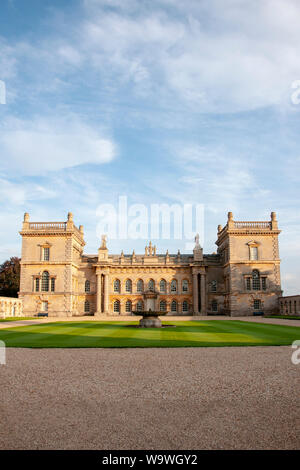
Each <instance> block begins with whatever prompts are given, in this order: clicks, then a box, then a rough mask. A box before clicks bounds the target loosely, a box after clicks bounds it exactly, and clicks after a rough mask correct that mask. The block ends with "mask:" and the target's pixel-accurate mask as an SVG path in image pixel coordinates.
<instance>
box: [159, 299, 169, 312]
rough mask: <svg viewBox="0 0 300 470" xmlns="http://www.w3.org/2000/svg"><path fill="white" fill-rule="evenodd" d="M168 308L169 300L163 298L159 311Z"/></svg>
mask: <svg viewBox="0 0 300 470" xmlns="http://www.w3.org/2000/svg"><path fill="white" fill-rule="evenodd" d="M166 310H167V302H166V301H165V300H161V301H160V302H159V311H160V312H165V311H166Z"/></svg>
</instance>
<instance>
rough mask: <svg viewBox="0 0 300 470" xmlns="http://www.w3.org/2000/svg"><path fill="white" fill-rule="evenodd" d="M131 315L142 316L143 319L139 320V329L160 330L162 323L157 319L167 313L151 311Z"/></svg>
mask: <svg viewBox="0 0 300 470" xmlns="http://www.w3.org/2000/svg"><path fill="white" fill-rule="evenodd" d="M132 313H134V315H142V317H143V318H142V319H141V320H140V327H142V328H161V327H162V322H161V319H160V318H158V317H159V316H161V315H166V314H167V312H155V311H152V310H146V311H140V312H132Z"/></svg>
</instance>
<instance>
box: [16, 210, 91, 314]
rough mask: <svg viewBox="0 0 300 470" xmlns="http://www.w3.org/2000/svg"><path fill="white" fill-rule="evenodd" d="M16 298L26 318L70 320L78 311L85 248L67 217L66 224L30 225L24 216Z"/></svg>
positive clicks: (31, 223)
mask: <svg viewBox="0 0 300 470" xmlns="http://www.w3.org/2000/svg"><path fill="white" fill-rule="evenodd" d="M20 235H21V236H22V260H21V280H20V292H19V297H20V298H21V299H23V312H24V314H25V315H32V314H37V313H40V312H44V313H48V312H49V314H50V315H51V316H52V315H56V316H59V315H62V316H71V315H72V314H74V313H76V310H77V292H78V268H79V264H80V260H81V255H82V252H83V247H84V245H85V242H84V239H83V227H82V226H80V227H79V229H78V228H77V227H76V226H75V224H74V222H73V215H72V213H71V212H69V213H68V218H67V221H66V222H30V219H29V214H28V213H25V214H24V222H23V227H22V230H21V232H20Z"/></svg>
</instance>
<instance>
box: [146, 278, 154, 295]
mask: <svg viewBox="0 0 300 470" xmlns="http://www.w3.org/2000/svg"><path fill="white" fill-rule="evenodd" d="M154 287H155V284H154V281H153V279H150V281H149V282H148V289H149V290H150V291H151V292H154Z"/></svg>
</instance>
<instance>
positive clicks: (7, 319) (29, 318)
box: [0, 317, 36, 322]
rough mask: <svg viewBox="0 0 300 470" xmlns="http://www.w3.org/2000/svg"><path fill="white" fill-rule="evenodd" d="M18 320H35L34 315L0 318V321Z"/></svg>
mask: <svg viewBox="0 0 300 470" xmlns="http://www.w3.org/2000/svg"><path fill="white" fill-rule="evenodd" d="M19 320H36V317H6V318H0V321H1V322H2V321H19Z"/></svg>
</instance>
